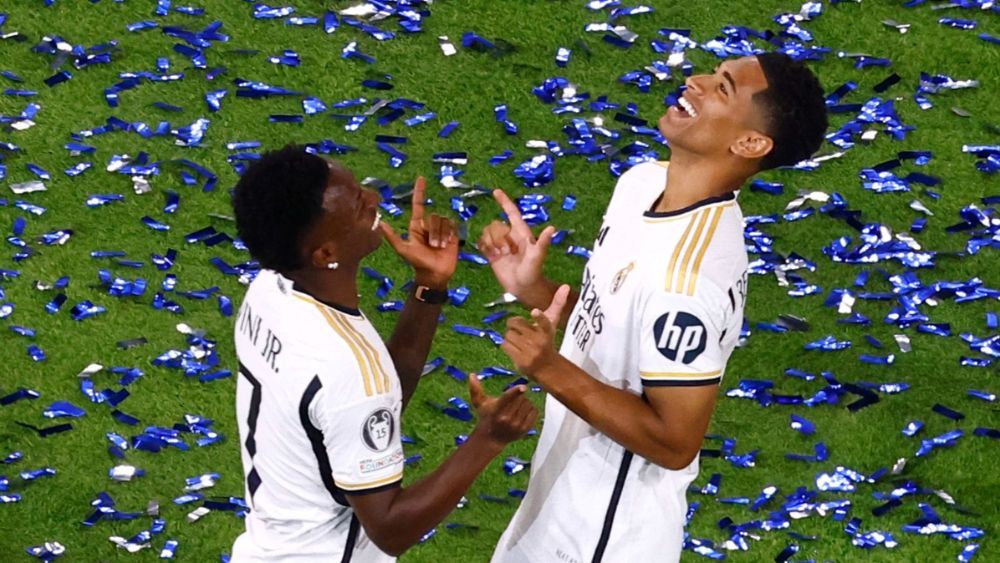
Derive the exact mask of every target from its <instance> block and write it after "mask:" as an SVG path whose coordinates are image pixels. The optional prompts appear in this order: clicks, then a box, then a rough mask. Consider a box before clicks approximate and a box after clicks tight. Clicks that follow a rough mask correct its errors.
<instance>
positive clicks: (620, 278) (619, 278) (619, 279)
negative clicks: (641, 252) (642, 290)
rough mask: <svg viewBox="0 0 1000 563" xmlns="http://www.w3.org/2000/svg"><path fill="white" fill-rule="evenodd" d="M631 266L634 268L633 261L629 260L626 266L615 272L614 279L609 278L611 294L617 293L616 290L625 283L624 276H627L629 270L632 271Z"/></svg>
mask: <svg viewBox="0 0 1000 563" xmlns="http://www.w3.org/2000/svg"><path fill="white" fill-rule="evenodd" d="M632 268H635V261H632V262H629V263H628V266H625V267H624V268H622V269H621V270H618V273H617V274H615V277H614V279H612V280H611V295H614V294H616V293H618V290H619V289H621V287H622V285H624V284H625V278H627V277H628V274H629V272H631V271H632Z"/></svg>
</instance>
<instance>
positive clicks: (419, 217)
mask: <svg viewBox="0 0 1000 563" xmlns="http://www.w3.org/2000/svg"><path fill="white" fill-rule="evenodd" d="M426 191H427V180H425V179H424V177H423V176H417V181H416V182H414V183H413V211H412V214H411V215H410V223H415V222H416V223H419V222H421V221H423V220H424V202H425V201H427V198H426V197H425V196H424V193H425V192H426Z"/></svg>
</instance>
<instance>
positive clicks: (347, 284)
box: [282, 264, 359, 309]
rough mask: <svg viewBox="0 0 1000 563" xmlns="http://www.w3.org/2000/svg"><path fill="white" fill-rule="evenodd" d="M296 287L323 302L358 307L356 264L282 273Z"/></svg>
mask: <svg viewBox="0 0 1000 563" xmlns="http://www.w3.org/2000/svg"><path fill="white" fill-rule="evenodd" d="M282 275H283V276H285V277H286V278H288V279H290V280H292V281H293V282H295V286H296V288H297V289H299V290H300V291H302V292H304V293H308V294H309V295H311V296H313V297H314V298H316V299H317V300H319V301H322V302H324V303H333V304H336V305H340V306H341V307H346V308H348V309H357V308H358V301H359V298H358V265H357V264H355V265H354V266H353V267H352V266H351V265H347V264H340V266H339V267H338V268H337V269H336V270H319V269H302V270H297V271H295V272H289V273H283V274H282Z"/></svg>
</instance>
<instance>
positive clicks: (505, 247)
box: [478, 190, 556, 302]
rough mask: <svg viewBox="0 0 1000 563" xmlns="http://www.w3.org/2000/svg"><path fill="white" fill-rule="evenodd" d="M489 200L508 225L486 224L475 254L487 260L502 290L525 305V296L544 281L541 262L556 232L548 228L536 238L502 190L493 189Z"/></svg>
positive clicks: (496, 222)
mask: <svg viewBox="0 0 1000 563" xmlns="http://www.w3.org/2000/svg"><path fill="white" fill-rule="evenodd" d="M493 197H494V198H495V199H496V200H497V203H499V204H500V207H501V208H503V210H504V212H505V213H506V214H507V219H508V221H510V225H506V224H504V223H502V222H500V221H493V222H492V223H490V224H489V225H487V226H486V228H485V229H483V234H482V236H481V237H480V238H479V243H478V247H479V251H480V252H482V253H483V256H485V257H486V259H487V260H489V262H490V267H491V268H493V274H494V275H495V276H496V278H497V281H499V282H500V286H501V287H503V289H504V291H508V292H510V293H513V294H514V295H515V296H516V297H517V298H518V299H519V300H521V302H526V300H525V295H526V294H529V293H530V292H531V291H532V290H533V289H535V288H536V286H537V285H538V284H539V283H540V282H542V281H543V279H544V278H543V276H542V263H543V262H544V261H545V256H546V254H547V253H548V249H549V244H550V243H551V242H552V236H553V235H554V234H555V232H556V229H555V227H552V226H551V225H550V226H548V227H546V228H545V229H544V230H542V232H541V233H540V234H539V235H538V238H537V239H536V238H535V235H534V234H532V232H531V227H529V226H528V224H527V223H525V221H524V218H523V217H522V216H521V211H520V210H519V209H518V208H517V205H516V204H515V203H514V202H513V201H511V199H510V198H509V197H508V196H507V194H505V193H504V192H503V190H493Z"/></svg>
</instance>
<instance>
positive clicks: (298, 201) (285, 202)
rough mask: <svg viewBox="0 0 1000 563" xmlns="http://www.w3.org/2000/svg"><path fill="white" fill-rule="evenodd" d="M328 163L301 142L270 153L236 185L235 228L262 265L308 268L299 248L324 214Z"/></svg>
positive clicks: (268, 266)
mask: <svg viewBox="0 0 1000 563" xmlns="http://www.w3.org/2000/svg"><path fill="white" fill-rule="evenodd" d="M329 173H330V172H329V166H328V165H327V163H326V161H325V160H323V159H322V158H321V157H319V156H316V155H314V154H310V153H307V152H306V151H305V149H304V148H303V147H301V146H298V145H286V146H285V147H284V148H282V149H280V150H275V151H270V152H267V153H265V154H264V155H263V157H262V158H261V159H260V160H258V161H256V162H254V163H253V164H252V165H251V166H250V167H249V168H248V169H247V170H246V172H244V173H243V177H242V178H240V180H239V182H237V183H236V189H235V191H234V193H233V211H234V212H235V214H236V231H237V233H239V236H240V239H242V240H243V242H244V243H245V244H246V245H247V248H249V249H250V255H251V256H253V257H254V258H255V259H256V260H257V261H258V262H259V263H260V265H261V266H263V267H265V268H269V269H272V270H276V271H279V272H284V271H293V270H297V269H299V268H301V267H302V266H303V263H302V256H301V254H300V252H299V247H300V245H301V244H302V237H303V236H304V234H305V232H306V230H307V229H308V228H309V227H310V226H311V225H312V224H313V223H314V222H315V221H316V220H317V219H318V218H319V217H320V216H321V215H322V213H323V192H324V191H325V190H326V184H327V178H328V176H329Z"/></svg>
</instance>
